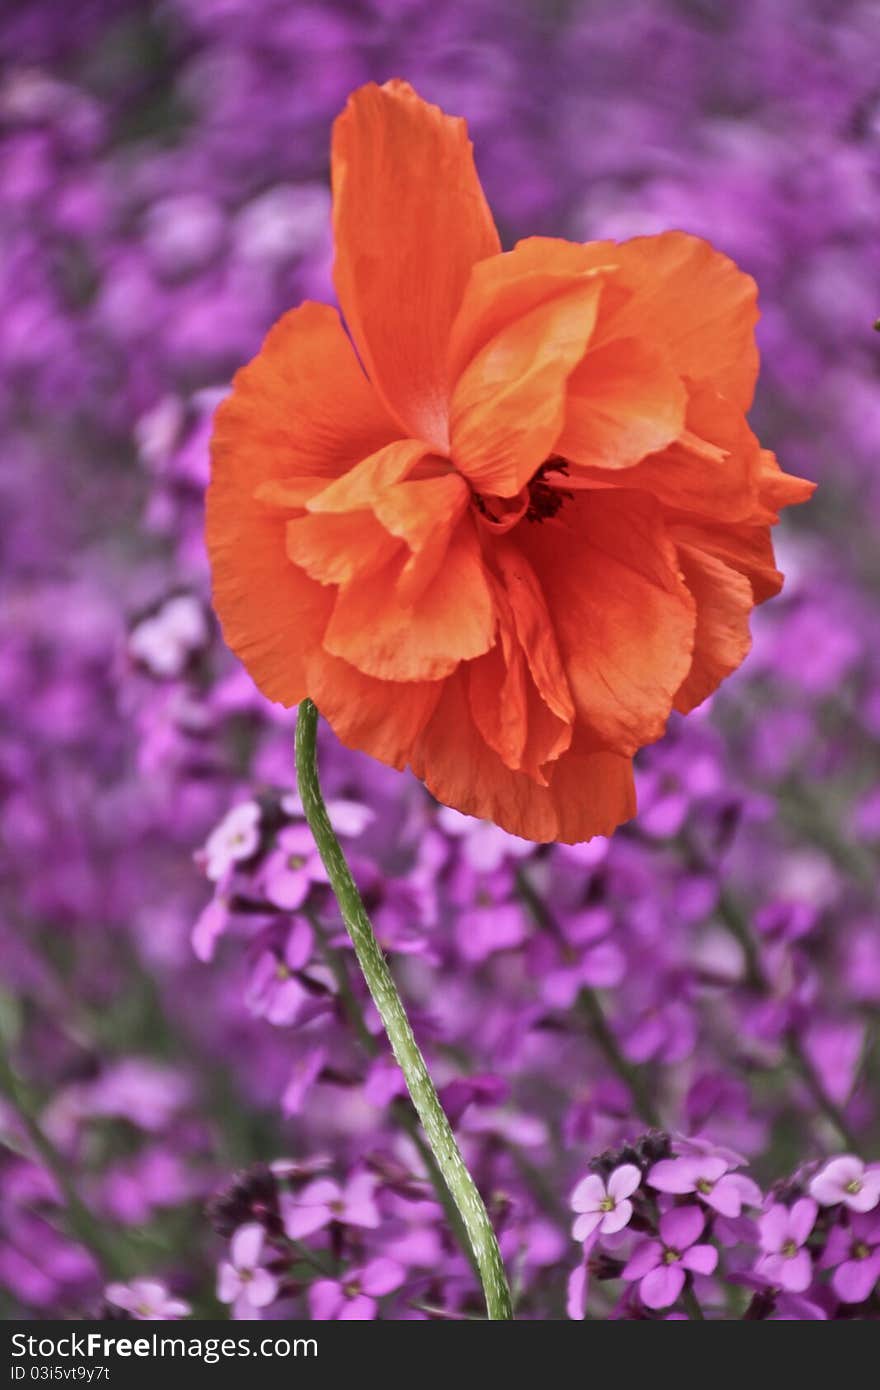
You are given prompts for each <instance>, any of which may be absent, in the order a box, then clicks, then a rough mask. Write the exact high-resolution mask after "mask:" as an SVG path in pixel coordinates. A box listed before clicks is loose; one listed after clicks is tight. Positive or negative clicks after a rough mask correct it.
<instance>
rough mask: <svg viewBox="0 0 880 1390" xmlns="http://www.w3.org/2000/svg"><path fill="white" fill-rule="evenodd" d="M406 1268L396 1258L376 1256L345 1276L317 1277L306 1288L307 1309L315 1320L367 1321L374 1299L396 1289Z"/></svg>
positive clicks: (373, 1309) (376, 1308)
mask: <svg viewBox="0 0 880 1390" xmlns="http://www.w3.org/2000/svg"><path fill="white" fill-rule="evenodd" d="M405 1278H406V1270H405V1269H404V1268H403V1266H402V1265H399V1264H398V1263H397V1261H396V1260H387V1259H381V1258H380V1259H376V1260H370V1261H369V1263H368V1264H365V1265H363V1266H362V1267H361V1268H360V1269H350V1270H348V1272H347V1273H346V1275H345V1277H344V1279H339V1280H337V1279H316V1280H315V1282H314V1284H312V1285H311V1286H310V1288H309V1311H310V1312H311V1315H312V1317H313V1318H314V1319H315V1321H316V1322H369V1321H370V1320H371V1319H372V1318H374V1317H375V1316H376V1314H377V1312H378V1311H379V1305H378V1303H377V1301H376V1300H377V1299H379V1298H382V1297H383V1296H384V1295H385V1294H388V1293H393V1292H394V1290H395V1289H399V1288H400V1286H401V1284H402V1283H403V1281H404V1279H405Z"/></svg>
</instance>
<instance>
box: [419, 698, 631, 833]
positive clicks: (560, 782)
mask: <svg viewBox="0 0 880 1390" xmlns="http://www.w3.org/2000/svg"><path fill="white" fill-rule="evenodd" d="M410 761H411V765H412V769H413V771H414V773H415V774H416V776H417V777H419V778H420V779H421V780H422V781H423V782H424V783H425V785H426V786H427V787H428V790H429V791H431V792H432V793H433V794H434V796H436V797H437V799H438V801H442V802H443V803H444V804H445V805H447V806H454V807H455V809H456V810H458V811H462V812H464V814H465V815H471V816H480V817H482V818H484V819H486V820H491V821H494V822H495V824H496V825H500V826H501V827H502V829H504V830H507V831H509V832H510V833H511V834H512V835H521V836H523V837H524V838H525V839H528V840H538V841H542V842H547V841H553V840H556V841H562V842H563V843H565V844H575V843H577V842H578V841H581V840H589V839H591V838H592V836H594V835H610V834H611V833H612V831H613V830H615V829H616V827H617V826H618V825H620V824H621V823H622V822H623V821H625V820H629V819H630V817H631V816H632V815H633V814H634V813H635V794H634V791H633V781H632V765H631V763H630V761H629V759H627V758H622V757H619V756H617V755H616V754H614V753H607V752H593V751H590V752H581V751H577V752H575V751H574V750H570V751H569V752H567V753H563V754H562V756H561V757H560V758H559V760H558V761H557V762H555V763H554V764H553V768H552V772H551V773H550V777H549V785H548V786H547V787H540V786H538V785H537V784H536V783H535V781H534V780H533V779H532V778H531V777H529V776H528V775H527V774H526V773H524V772H512V771H511V770H510V769H509V768H507V767H505V766H504V763H503V762H502V761H501V759H500V758H499V756H498V754H497V753H496V752H495V751H494V750H493V749H492V748H490V747H489V746H488V744H487V743H486V742H485V740H484V739H483V738H482V736H481V735H480V732H479V730H478V729H477V727H476V725H475V724H474V723H473V721H472V719H471V717H470V707H469V704H468V698H467V689H466V678H465V675H464V673H463V672H457V673H456V674H455V675H454V676H452V677H450V679H449V680H447V681H446V682H445V683H444V686H443V694H442V697H441V699H440V701H439V703H438V705H437V708H436V709H435V711H434V713H433V715H432V716H431V718H430V720H429V721H428V723H427V724H426V726H425V729H424V731H423V733H422V734H421V735H420V736H419V738H418V739H417V740H416V743H415V746H414V748H413V750H412V756H411V760H410Z"/></svg>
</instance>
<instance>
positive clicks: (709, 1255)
mask: <svg viewBox="0 0 880 1390" xmlns="http://www.w3.org/2000/svg"><path fill="white" fill-rule="evenodd" d="M681 1262H682V1264H683V1265H684V1267H685V1269H690V1270H692V1271H693V1272H694V1274H714V1272H715V1270H716V1269H717V1268H718V1251H717V1250H716V1249H715V1246H714V1245H692V1246H691V1247H690V1249H688V1250H685V1252H684V1254H683V1255H682V1257H681Z"/></svg>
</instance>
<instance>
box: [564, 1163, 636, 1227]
mask: <svg viewBox="0 0 880 1390" xmlns="http://www.w3.org/2000/svg"><path fill="white" fill-rule="evenodd" d="M641 1180H642V1175H641V1172H640V1171H639V1169H638V1168H637V1167H636V1166H635V1164H634V1163H624V1164H621V1166H620V1167H619V1168H615V1169H614V1171H613V1172H612V1173H611V1175H610V1176H609V1178H608V1181H607V1183H605V1182H603V1181H602V1179H601V1178H600V1177H599V1175H598V1173H588V1174H587V1176H586V1177H585V1178H582V1179H581V1181H580V1182H579V1183H578V1185H577V1187H576V1188H575V1189H574V1192H573V1193H572V1194H571V1205H572V1207H573V1208H574V1210H575V1211H576V1212H579V1213H580V1215H579V1216H578V1218H577V1220H576V1221H575V1223H574V1225H573V1226H572V1231H571V1233H572V1235H573V1237H574V1239H575V1240H587V1239H588V1238H589V1237H590V1236H591V1235H592V1234H593V1232H594V1231H598V1232H599V1234H600V1235H603V1236H609V1235H614V1234H615V1233H616V1232H617V1231H622V1230H623V1228H624V1226H626V1225H628V1224H629V1220H630V1217H631V1216H632V1213H633V1205H632V1202H631V1201H630V1200H629V1199H630V1197H631V1196H632V1194H633V1193H634V1192H635V1190H636V1188H637V1187H638V1186H639V1183H640V1182H641Z"/></svg>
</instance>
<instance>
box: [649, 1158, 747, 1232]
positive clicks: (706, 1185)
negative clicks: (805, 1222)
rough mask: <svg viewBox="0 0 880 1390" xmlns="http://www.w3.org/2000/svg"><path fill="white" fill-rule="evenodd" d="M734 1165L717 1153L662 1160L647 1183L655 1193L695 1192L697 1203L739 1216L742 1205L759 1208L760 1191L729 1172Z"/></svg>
mask: <svg viewBox="0 0 880 1390" xmlns="http://www.w3.org/2000/svg"><path fill="white" fill-rule="evenodd" d="M732 1166H733V1165H732V1164H731V1163H730V1162H729V1161H728V1160H727V1159H726V1158H722V1157H721V1155H720V1154H705V1155H702V1154H701V1155H691V1154H683V1155H682V1156H681V1157H679V1158H663V1159H661V1160H660V1162H659V1163H655V1164H654V1166H653V1168H652V1169H651V1171H650V1172H649V1174H648V1178H647V1181H648V1184H649V1186H651V1187H656V1188H657V1191H658V1192H668V1193H672V1194H674V1195H675V1196H682V1195H683V1194H684V1193H687V1192H694V1193H696V1195H697V1197H698V1198H699V1199H700V1201H702V1202H705V1204H706V1206H707V1207H712V1209H713V1210H714V1211H717V1212H719V1213H720V1214H721V1215H722V1216H731V1217H733V1216H739V1214H740V1212H741V1211H742V1208H743V1205H746V1206H751V1207H758V1206H760V1205H761V1190H760V1188H759V1187H758V1185H757V1183H754V1182H752V1180H751V1178H747V1177H746V1176H745V1175H744V1174H742V1173H732V1172H731V1171H730V1169H731V1167H732Z"/></svg>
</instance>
